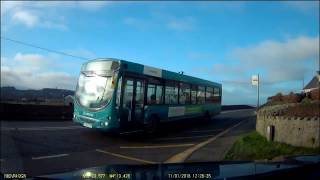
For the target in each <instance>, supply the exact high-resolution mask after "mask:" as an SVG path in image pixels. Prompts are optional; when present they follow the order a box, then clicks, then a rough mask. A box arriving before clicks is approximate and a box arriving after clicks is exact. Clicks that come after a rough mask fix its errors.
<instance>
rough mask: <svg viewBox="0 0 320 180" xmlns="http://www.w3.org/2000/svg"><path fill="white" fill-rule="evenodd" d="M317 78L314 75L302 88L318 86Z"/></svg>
mask: <svg viewBox="0 0 320 180" xmlns="http://www.w3.org/2000/svg"><path fill="white" fill-rule="evenodd" d="M319 85H320V83H319V79H318V77H317V76H314V77H313V78H312V79H311V81H310V82H309V83H308V84H307V85H306V86H305V87H304V88H303V89H304V90H306V89H312V88H319Z"/></svg>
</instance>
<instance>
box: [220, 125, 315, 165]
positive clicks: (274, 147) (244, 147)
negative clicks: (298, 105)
mask: <svg viewBox="0 0 320 180" xmlns="http://www.w3.org/2000/svg"><path fill="white" fill-rule="evenodd" d="M319 153H320V148H304V147H294V146H290V145H287V144H282V143H278V142H269V141H267V139H266V138H265V137H263V136H261V135H260V134H258V133H257V132H256V131H253V132H251V133H249V134H246V135H245V136H243V137H241V138H240V139H238V140H237V141H236V142H235V143H234V144H233V146H232V147H231V149H230V150H229V151H228V153H227V154H226V156H225V160H261V159H273V158H274V157H277V156H293V155H305V154H319Z"/></svg>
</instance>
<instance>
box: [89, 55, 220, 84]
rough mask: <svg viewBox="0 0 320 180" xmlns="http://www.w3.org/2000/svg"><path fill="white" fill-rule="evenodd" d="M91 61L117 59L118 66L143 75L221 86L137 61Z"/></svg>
mask: <svg viewBox="0 0 320 180" xmlns="http://www.w3.org/2000/svg"><path fill="white" fill-rule="evenodd" d="M93 61H119V62H120V68H122V70H125V71H128V72H133V73H138V74H145V75H149V76H154V77H158V78H163V79H168V80H175V81H181V82H186V83H191V84H199V85H205V86H215V87H220V88H221V84H219V83H216V82H212V81H208V80H204V79H200V78H196V77H192V76H188V75H184V74H179V73H176V72H172V71H167V70H163V69H159V68H155V67H150V66H146V65H142V64H139V63H134V62H130V61H126V60H121V59H115V58H105V59H96V60H93Z"/></svg>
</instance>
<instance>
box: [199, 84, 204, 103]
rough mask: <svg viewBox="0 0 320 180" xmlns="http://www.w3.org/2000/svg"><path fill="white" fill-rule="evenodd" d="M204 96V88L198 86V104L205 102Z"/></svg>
mask: <svg viewBox="0 0 320 180" xmlns="http://www.w3.org/2000/svg"><path fill="white" fill-rule="evenodd" d="M204 94H205V88H204V86H198V92H197V100H198V104H204V101H205V96H204Z"/></svg>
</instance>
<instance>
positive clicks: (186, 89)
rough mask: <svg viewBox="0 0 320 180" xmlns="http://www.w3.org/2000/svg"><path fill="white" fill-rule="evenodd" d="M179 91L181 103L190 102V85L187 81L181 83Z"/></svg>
mask: <svg viewBox="0 0 320 180" xmlns="http://www.w3.org/2000/svg"><path fill="white" fill-rule="evenodd" d="M179 90H180V92H179V95H180V97H179V103H180V104H189V103H190V85H189V84H185V83H180V89H179Z"/></svg>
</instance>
